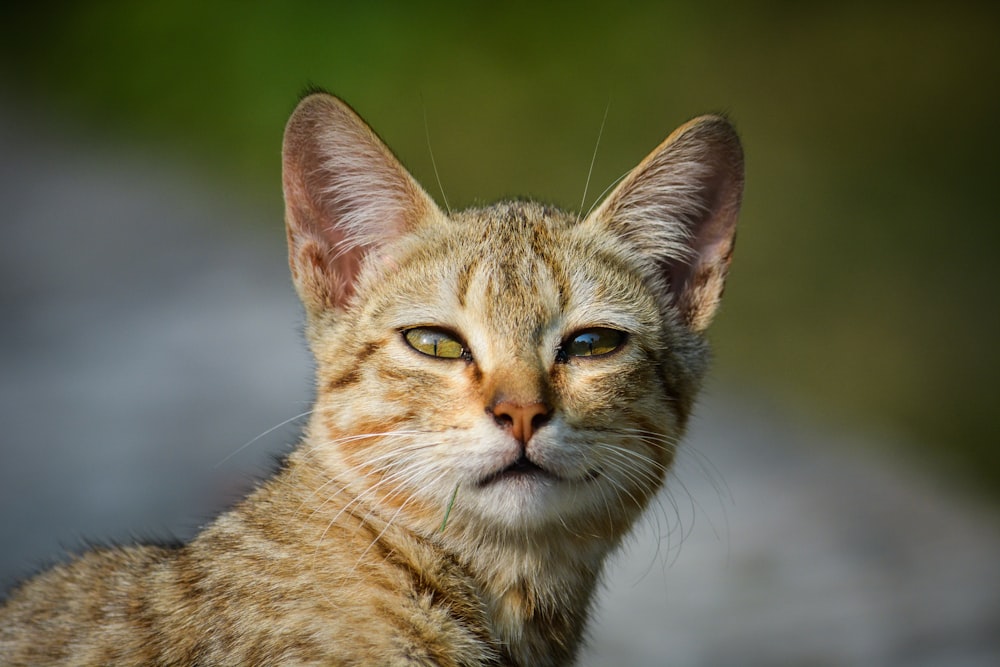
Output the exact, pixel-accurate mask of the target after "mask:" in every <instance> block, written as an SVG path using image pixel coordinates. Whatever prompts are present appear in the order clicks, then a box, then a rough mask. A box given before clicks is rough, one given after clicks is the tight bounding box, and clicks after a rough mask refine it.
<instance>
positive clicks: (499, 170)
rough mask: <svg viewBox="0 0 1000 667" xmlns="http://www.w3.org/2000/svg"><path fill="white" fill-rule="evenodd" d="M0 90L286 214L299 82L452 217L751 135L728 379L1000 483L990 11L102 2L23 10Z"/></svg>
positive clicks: (1, 54) (986, 484)
mask: <svg viewBox="0 0 1000 667" xmlns="http://www.w3.org/2000/svg"><path fill="white" fill-rule="evenodd" d="M4 12H5V13H6V15H5V16H4V17H3V19H2V25H0V37H2V39H0V58H2V62H0V85H2V86H3V88H4V89H5V90H6V93H5V94H7V95H8V96H9V95H11V94H18V95H20V96H21V97H23V98H26V99H31V100H32V101H33V104H35V106H36V108H43V109H47V110H48V111H47V112H48V113H49V114H50V115H53V116H57V117H58V116H63V117H67V118H74V119H82V121H78V122H83V123H84V124H85V125H86V126H87V127H90V128H93V129H95V130H96V131H97V132H98V134H101V135H102V136H108V137H113V138H126V139H132V140H141V141H143V142H146V144H148V145H151V146H155V147H156V149H157V150H160V151H161V152H163V153H170V152H173V153H180V154H181V155H182V156H183V157H184V158H185V159H189V160H191V161H193V160H195V159H197V160H201V161H202V164H203V167H204V170H203V173H204V174H205V175H206V176H209V175H210V174H213V173H214V174H220V175H225V177H226V178H228V179H230V180H235V181H237V182H242V183H245V184H247V186H248V188H247V190H248V193H247V195H246V196H248V197H250V198H254V197H257V198H259V200H260V202H261V205H262V206H268V207H272V208H273V210H274V211H275V218H276V219H275V226H276V229H279V225H280V223H279V220H280V210H281V204H280V180H279V146H280V139H281V132H282V130H283V125H284V122H285V120H286V118H287V115H288V113H289V112H290V111H291V109H292V108H293V106H294V104H295V102H296V100H297V98H298V95H299V93H300V92H301V91H302V90H304V89H305V88H306V87H307V86H308V85H318V86H321V87H324V88H326V89H329V90H331V91H332V92H336V93H338V94H339V95H341V96H343V97H344V98H345V99H347V100H348V101H349V102H350V103H351V104H352V105H354V106H355V108H357V109H358V110H359V112H360V113H361V114H362V115H363V116H364V117H365V118H366V119H367V120H368V121H369V122H370V123H371V124H372V125H373V126H374V127H375V128H376V129H377V130H378V131H379V132H380V133H381V134H382V136H383V137H385V139H386V140H387V142H388V143H389V144H390V145H391V146H392V147H393V148H394V150H396V151H397V153H398V154H399V155H400V157H401V158H402V160H403V161H404V163H406V164H407V165H408V166H409V167H410V168H411V170H412V171H413V172H414V174H415V175H416V176H417V178H418V179H419V180H420V181H421V182H423V183H424V184H425V186H426V187H427V189H428V191H429V192H431V193H433V194H434V195H435V197H437V198H438V199H439V201H441V196H440V191H439V189H438V186H437V181H436V179H435V175H434V169H433V166H432V164H431V159H430V151H429V150H428V143H429V144H430V146H431V147H432V148H433V152H434V157H435V158H436V161H437V167H438V170H439V172H440V177H441V183H442V185H443V188H444V192H445V194H446V195H447V199H448V201H449V203H450V205H451V206H453V207H455V206H461V205H466V204H469V203H473V202H476V201H486V200H492V199H496V198H500V197H503V196H509V195H514V194H517V195H529V196H538V197H542V198H545V199H547V200H548V201H552V202H555V203H557V204H560V205H563V206H565V207H568V208H572V209H577V208H580V207H581V201H582V198H583V193H584V187H585V185H586V184H587V176H588V168H589V166H590V161H591V156H592V154H593V151H594V146H595V142H596V141H597V137H598V134H599V131H600V129H601V122H602V118H603V117H604V114H605V110H606V109H607V110H608V115H607V122H606V125H605V126H604V128H603V137H602V139H601V142H600V145H599V148H598V152H597V159H596V163H595V165H594V169H593V175H592V177H591V180H590V184H589V190H588V195H587V199H586V203H585V204H584V206H583V207H584V208H586V207H588V206H590V205H591V204H592V203H593V202H594V200H595V199H596V198H597V197H598V195H599V194H600V192H601V190H602V189H603V188H605V187H606V186H608V185H609V184H611V183H612V182H613V181H614V180H615V179H616V178H617V177H619V176H620V175H621V174H622V173H624V172H625V171H626V170H628V169H629V168H630V167H631V166H633V165H634V164H635V163H637V162H638V160H639V159H641V158H642V157H643V156H644V155H645V154H646V152H648V151H649V150H650V149H651V148H652V147H653V146H655V145H656V144H657V143H659V141H660V140H661V139H662V138H663V137H665V136H666V134H667V133H669V131H670V130H672V129H673V128H674V127H675V126H676V125H678V124H679V123H681V122H683V121H684V120H686V119H687V118H689V117H691V116H693V115H696V114H699V113H702V112H706V111H724V112H727V113H728V114H729V115H730V116H731V117H732V118H733V119H734V120H735V122H736V123H737V125H738V126H739V128H740V130H741V132H742V134H743V136H744V139H745V143H746V150H747V156H748V159H747V165H748V184H747V192H746V198H745V208H744V214H743V216H742V221H741V233H740V241H739V244H738V250H737V256H736V262H735V264H734V268H733V273H732V279H731V281H730V286H729V291H728V293H727V297H726V304H725V306H724V309H723V313H722V315H721V316H720V318H719V321H718V323H717V325H716V327H715V329H714V332H713V338H714V339H715V342H716V347H717V352H718V354H717V356H718V358H719V359H718V361H719V363H718V366H717V368H718V373H719V374H721V375H723V376H728V377H729V378H730V379H737V380H740V381H743V382H744V383H745V384H747V385H750V386H763V387H765V388H767V389H768V390H769V391H775V392H779V393H781V394H783V395H784V396H785V397H786V398H787V400H788V401H789V402H791V403H796V404H800V405H802V406H803V407H806V408H808V409H811V410H812V411H814V412H819V413H820V414H821V415H822V417H823V419H826V420H828V423H830V424H832V425H839V424H841V423H846V424H847V425H848V426H849V427H851V428H853V427H855V426H856V425H857V424H863V425H867V426H868V427H875V428H878V429H886V430H888V431H889V432H893V431H895V432H900V433H901V434H903V436H904V438H903V440H904V441H906V442H911V443H914V444H913V447H912V448H911V449H906V450H901V451H899V452H898V453H899V454H901V455H906V456H909V455H911V454H912V455H916V456H920V457H923V458H924V460H925V461H927V462H929V463H930V464H931V465H937V466H941V467H944V468H947V469H951V470H958V471H964V472H965V473H967V474H969V476H970V478H971V479H976V480H978V481H979V482H981V483H982V488H987V489H992V490H993V491H994V492H997V490H998V489H1000V485H998V484H997V482H1000V446H998V445H1000V437H998V436H1000V428H998V425H997V424H998V421H1000V420H997V419H996V418H995V415H994V413H993V410H994V409H995V407H994V404H995V399H996V397H997V394H996V393H995V391H996V389H995V385H994V384H993V382H994V379H995V376H996V374H997V371H998V370H1000V364H998V353H997V345H996V342H997V340H998V338H1000V321H998V308H997V299H996V297H995V296H994V294H995V289H996V287H997V285H996V282H997V280H996V279H997V271H996V263H995V259H994V248H995V247H997V243H998V241H1000V239H998V225H997V224H996V207H995V205H994V202H993V200H994V199H995V197H996V191H995V190H993V188H994V187H996V180H997V171H998V170H997V167H996V164H997V156H998V155H1000V132H998V124H997V120H996V119H997V118H998V117H1000V95H998V90H997V88H998V86H1000V71H998V70H1000V47H998V44H1000V39H998V37H997V36H998V35H1000V22H998V19H997V16H998V15H997V11H996V10H993V9H990V8H989V6H988V4H987V3H950V4H943V3H930V2H928V3H900V4H898V5H894V4H874V3H863V2H840V3H792V2H775V3H768V4H767V5H765V6H754V5H753V3H725V2H712V1H708V2H702V3H699V4H697V5H694V4H692V5H680V4H671V3H656V4H648V5H646V4H643V3H632V4H624V3H620V4H618V5H614V6H613V5H612V4H610V3H580V2H578V3H572V4H569V3H566V4H563V3H553V4H544V5H543V4H540V3H538V4H528V3H524V4H521V3H502V4H501V3H490V4H487V3H460V4H459V3H456V4H454V5H448V4H434V3H381V2H369V3H352V4H347V3H335V2H281V3H279V2H213V3H203V2H193V1H191V0H175V1H174V2H170V3H134V2H94V3H60V4H58V5H56V6H44V5H37V6H35V8H34V9H29V8H22V9H20V10H17V11H15V10H12V9H7V10H4Z"/></svg>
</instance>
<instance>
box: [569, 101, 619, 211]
mask: <svg viewBox="0 0 1000 667" xmlns="http://www.w3.org/2000/svg"><path fill="white" fill-rule="evenodd" d="M610 110H611V98H610V97H609V98H608V104H607V106H605V107H604V118H602V119H601V129H600V130H598V131H597V143H595V144H594V154H593V155H591V156H590V168H589V169H588V170H587V182H586V183H584V184H583V197H581V198H580V209H579V210H580V211H583V207H584V205H586V203H587V190H588V189H589V188H590V178H591V177H592V176H593V175H594V163H595V162H597V149H598V148H600V146H601V137H602V136H604V124H605V123H607V122H608V111H610ZM588 213H589V211H588ZM576 221H577V222H580V212H577V214H576Z"/></svg>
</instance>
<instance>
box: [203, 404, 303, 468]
mask: <svg viewBox="0 0 1000 667" xmlns="http://www.w3.org/2000/svg"><path fill="white" fill-rule="evenodd" d="M312 413H313V411H312V410H306V411H305V412H302V413H299V414H297V415H295V416H294V417H289V418H288V419H286V420H285V421H283V422H280V423H278V424H275V425H274V426H272V427H271V428H269V429H267V430H266V431H264V432H263V433H261V434H259V435H258V436H257V437H255V438H252V439H251V440H249V441H248V442H245V443H243V444H242V445H240V446H239V447H237V448H236V449H235V450H233V451H231V452H230V453H229V454H227V455H226V457H225V458H224V459H222V460H221V461H219V462H218V463H216V464H215V465H214V466H212V467H213V468H218V467H219V466H221V465H222V464H223V463H225V462H226V461H228V460H229V459H231V458H233V457H234V456H236V455H237V454H239V453H240V452H242V451H243V450H244V449H246V448H247V447H249V446H250V445H252V444H253V443H255V442H257V441H258V440H260V439H261V438H263V437H265V436H267V435H270V434H271V433H274V432H275V431H277V430H278V429H279V428H281V427H282V426H285V425H287V424H291V423H292V422H293V421H295V420H297V419H302V418H303V417H306V416H308V415H311V414H312Z"/></svg>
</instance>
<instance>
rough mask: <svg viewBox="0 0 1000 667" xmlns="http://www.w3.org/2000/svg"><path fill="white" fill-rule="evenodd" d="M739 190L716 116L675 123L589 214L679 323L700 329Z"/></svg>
mask: <svg viewBox="0 0 1000 667" xmlns="http://www.w3.org/2000/svg"><path fill="white" fill-rule="evenodd" d="M742 197H743V149H742V147H741V145H740V140H739V136H737V134H736V130H735V129H734V128H733V126H732V125H731V124H730V123H729V121H727V120H726V119H725V118H722V117H721V116H702V117H700V118H696V119H694V120H692V121H690V122H688V123H687V124H685V125H683V126H681V127H680V128H678V129H677V130H675V131H674V133H673V134H671V135H670V136H669V137H668V138H667V139H666V141H664V142H663V143H662V144H660V145H659V146H658V147H657V148H656V149H655V150H654V151H653V152H652V153H650V154H649V155H648V156H647V157H646V159H645V160H643V161H642V162H641V163H640V164H639V166H637V167H636V168H635V169H633V170H632V171H631V172H630V173H629V174H628V175H627V176H626V177H625V178H624V179H623V180H622V182H621V183H620V184H619V185H618V187H617V188H615V190H614V191H613V192H612V193H611V194H610V195H609V196H608V197H607V199H605V200H604V202H603V203H602V204H601V205H600V207H599V208H597V210H595V211H594V213H593V214H591V215H590V217H589V218H588V220H587V222H588V224H598V225H600V226H602V227H604V228H610V230H611V231H613V232H614V233H617V234H619V235H620V236H622V237H623V238H624V239H625V240H626V241H627V242H628V243H629V244H630V245H631V246H632V247H633V248H635V250H636V251H637V253H638V259H639V262H640V264H642V265H644V266H645V268H646V270H647V271H648V272H649V273H650V275H651V277H652V278H653V280H654V283H655V284H657V285H658V286H659V288H660V289H661V290H665V291H666V292H667V295H668V297H669V299H670V300H671V302H672V303H673V305H674V306H675V307H676V308H677V310H678V312H679V313H680V315H681V317H682V318H683V320H684V321H685V323H686V324H687V325H688V326H689V327H690V328H691V329H693V330H694V331H698V332H700V331H703V330H704V329H705V328H707V327H708V325H709V323H710V322H711V321H712V317H713V315H714V314H715V311H716V309H717V307H718V305H719V300H720V298H721V297H722V290H723V287H724V285H725V280H726V273H727V272H728V269H729V262H730V259H731V258H732V252H733V242H734V240H735V236H736V219H737V217H738V215H739V209H740V202H741V200H742Z"/></svg>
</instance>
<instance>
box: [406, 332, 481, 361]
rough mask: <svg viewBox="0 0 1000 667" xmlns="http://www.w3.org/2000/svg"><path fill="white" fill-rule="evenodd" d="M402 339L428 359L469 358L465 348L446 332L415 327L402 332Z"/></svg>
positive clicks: (452, 335)
mask: <svg viewBox="0 0 1000 667" xmlns="http://www.w3.org/2000/svg"><path fill="white" fill-rule="evenodd" d="M403 337H404V338H406V342H407V343H409V344H410V347H412V348H413V349H414V350H416V351H417V352H422V353H424V354H426V355H427V356H429V357H440V358H442V359H461V358H465V357H468V356H469V352H468V350H466V349H465V346H464V345H462V343H461V342H460V341H459V340H458V339H457V338H456V337H455V336H454V334H451V333H449V332H447V331H443V330H441V329H434V328H431V327H416V328H415V329H407V330H406V331H404V332H403Z"/></svg>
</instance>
